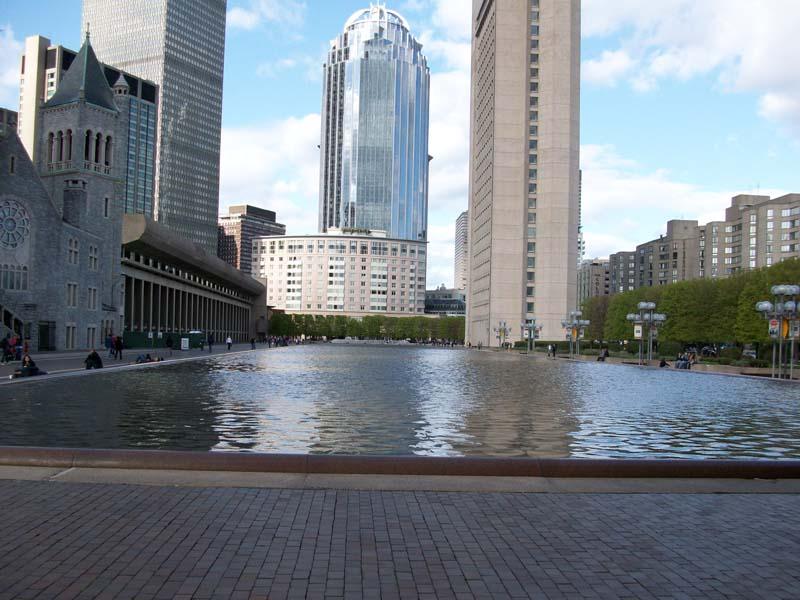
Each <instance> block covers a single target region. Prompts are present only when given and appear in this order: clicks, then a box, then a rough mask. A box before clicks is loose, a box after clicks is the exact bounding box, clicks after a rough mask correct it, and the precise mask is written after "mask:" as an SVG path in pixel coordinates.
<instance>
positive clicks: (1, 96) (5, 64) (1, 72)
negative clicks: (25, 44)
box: [0, 24, 22, 108]
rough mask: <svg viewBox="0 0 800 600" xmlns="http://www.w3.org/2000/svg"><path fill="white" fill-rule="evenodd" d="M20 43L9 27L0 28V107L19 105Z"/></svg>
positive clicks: (7, 25)
mask: <svg viewBox="0 0 800 600" xmlns="http://www.w3.org/2000/svg"><path fill="white" fill-rule="evenodd" d="M20 56H22V42H20V41H17V39H16V38H15V37H14V30H13V29H12V27H11V25H9V24H6V25H3V26H2V27H0V106H5V107H8V108H14V107H16V106H17V105H18V104H19V65H20Z"/></svg>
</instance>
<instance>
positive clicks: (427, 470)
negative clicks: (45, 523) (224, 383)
mask: <svg viewBox="0 0 800 600" xmlns="http://www.w3.org/2000/svg"><path fill="white" fill-rule="evenodd" d="M0 466H7V467H50V468H60V469H72V468H76V469H81V468H83V469H91V468H95V469H133V470H174V471H227V472H238V473H294V474H306V475H395V476H403V475H412V476H461V477H525V478H564V479H570V478H596V479H605V478H615V479H627V478H631V479H651V478H661V479H678V478H680V479H772V480H774V479H800V460H751V459H742V460H721V459H583V458H581V459H572V458H491V457H446V458H445V457H422V456H346V455H304V454H258V453H230V452H185V451H171V450H102V449H86V448H42V447H25V446H0Z"/></svg>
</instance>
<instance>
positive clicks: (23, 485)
mask: <svg viewBox="0 0 800 600" xmlns="http://www.w3.org/2000/svg"><path fill="white" fill-rule="evenodd" d="M529 597H530V598H547V599H555V598H563V599H567V598H649V599H661V598H720V599H722V598H747V599H757V598H764V599H766V598H769V599H770V600H775V599H780V598H800V496H798V495H778V494H775V495H712V494H709V495H702V494H691V495H689V494H487V493H448V492H380V491H372V492H363V491H362V492H359V491H336V490H279V489H226V488H178V487H148V486H134V485H110V484H74V483H59V482H27V481H0V599H6V598H15V599H16V598H19V599H25V598H47V599H57V600H62V599H64V600H66V599H68V598H96V599H105V598H136V599H146V598H156V599H160V598H178V599H182V600H188V599H189V598H198V599H211V598H231V599H242V600H244V599H250V598H271V599H279V598H420V599H427V598H529Z"/></svg>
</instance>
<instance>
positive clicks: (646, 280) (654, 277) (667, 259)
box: [636, 220, 699, 287]
mask: <svg viewBox="0 0 800 600" xmlns="http://www.w3.org/2000/svg"><path fill="white" fill-rule="evenodd" d="M698 256H699V230H698V227H697V221H683V220H673V221H668V222H667V234H666V235H662V236H659V238H658V239H656V240H651V241H649V242H646V243H644V244H639V245H638V246H636V263H637V265H636V268H637V271H638V273H637V276H636V279H637V280H636V287H653V286H659V285H667V284H670V283H677V282H679V281H686V280H687V279H695V278H697V277H698V276H699V265H698Z"/></svg>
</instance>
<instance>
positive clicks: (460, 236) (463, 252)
mask: <svg viewBox="0 0 800 600" xmlns="http://www.w3.org/2000/svg"><path fill="white" fill-rule="evenodd" d="M468 257H469V211H466V210H465V211H464V212H462V213H461V214H460V215H458V219H456V245H455V264H454V271H453V285H454V286H455V288H456V289H458V290H465V289H467V276H468V272H467V259H468Z"/></svg>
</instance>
